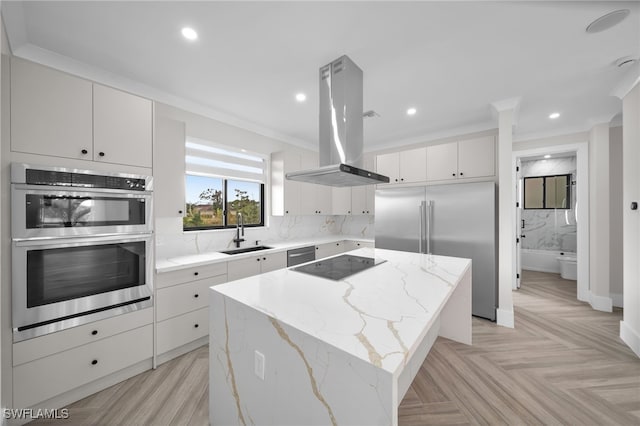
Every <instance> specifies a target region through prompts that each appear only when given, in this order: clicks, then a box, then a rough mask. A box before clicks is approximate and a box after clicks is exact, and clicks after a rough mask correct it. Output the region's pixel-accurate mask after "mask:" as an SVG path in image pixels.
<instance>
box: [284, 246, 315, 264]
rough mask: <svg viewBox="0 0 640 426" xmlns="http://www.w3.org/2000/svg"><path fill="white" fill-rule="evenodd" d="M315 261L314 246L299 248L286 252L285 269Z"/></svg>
mask: <svg viewBox="0 0 640 426" xmlns="http://www.w3.org/2000/svg"><path fill="white" fill-rule="evenodd" d="M312 260H316V246H309V247H301V248H297V249H293V250H288V251H287V267H289V266H295V265H299V264H301V263H306V262H311V261H312Z"/></svg>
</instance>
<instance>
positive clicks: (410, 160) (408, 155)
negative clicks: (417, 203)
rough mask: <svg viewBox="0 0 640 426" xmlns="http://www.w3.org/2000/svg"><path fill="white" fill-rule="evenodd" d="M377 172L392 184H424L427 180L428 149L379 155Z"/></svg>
mask: <svg viewBox="0 0 640 426" xmlns="http://www.w3.org/2000/svg"><path fill="white" fill-rule="evenodd" d="M376 171H377V172H378V173H379V174H381V175H385V176H388V177H389V183H390V184H398V183H413V182H424V181H425V180H427V149H426V148H416V149H410V150H407V151H400V152H392V153H390V154H381V155H378V156H377V158H376Z"/></svg>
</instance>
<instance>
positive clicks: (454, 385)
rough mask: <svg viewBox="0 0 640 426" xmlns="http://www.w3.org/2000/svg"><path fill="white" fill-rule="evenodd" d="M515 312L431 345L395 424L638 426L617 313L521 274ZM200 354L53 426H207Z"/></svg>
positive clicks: (637, 383) (636, 394) (91, 402)
mask: <svg viewBox="0 0 640 426" xmlns="http://www.w3.org/2000/svg"><path fill="white" fill-rule="evenodd" d="M514 304H515V319H516V328H515V329H507V328H503V327H498V326H496V325H495V324H494V323H491V322H488V321H484V320H479V319H475V318H474V321H473V346H466V345H462V344H459V343H455V342H452V341H450V340H447V339H442V338H439V339H438V340H437V341H436V343H435V345H434V346H433V348H432V350H431V352H430V354H429V356H428V357H427V360H426V361H425V363H424V365H423V366H422V369H421V370H420V372H419V373H418V375H417V377H416V380H415V381H414V383H413V385H412V386H411V388H410V389H409V391H408V392H407V395H406V396H405V399H404V400H403V401H402V404H401V406H400V410H399V417H400V419H399V420H400V424H401V425H405V426H412V425H421V426H422V425H429V424H487V425H497V424H505V425H525V424H526V425H529V424H571V425H614V424H623V425H640V360H638V358H637V357H636V356H635V355H634V354H633V353H632V352H631V350H629V349H628V348H627V347H626V346H625V345H624V344H623V343H622V342H621V341H620V339H619V338H618V334H619V321H620V320H621V318H622V315H621V311H620V310H615V311H614V312H613V313H603V312H596V311H593V310H592V309H591V308H590V307H589V306H588V305H586V304H584V303H581V302H578V301H577V300H576V289H575V281H566V280H562V279H560V278H559V276H557V275H553V274H544V273H535V272H526V271H525V274H524V277H523V284H522V288H521V289H520V290H519V291H517V292H514ZM207 356H208V351H207V347H203V348H200V349H197V350H195V351H193V352H190V353H188V354H186V355H184V356H182V357H180V358H177V359H175V360H173V361H170V362H168V363H166V364H163V365H161V366H160V367H159V368H158V369H157V370H155V371H147V372H145V373H143V374H140V375H138V376H136V377H133V378H131V379H129V380H127V381H124V382H122V383H119V384H117V385H115V386H112V387H111V388H108V389H106V390H104V391H102V392H99V393H97V394H95V395H92V396H90V397H88V398H85V399H83V400H81V401H78V402H76V403H74V404H72V405H71V406H70V407H68V408H69V410H70V418H69V419H68V420H66V421H63V420H56V421H54V422H51V424H55V425H62V424H74V425H75V424H78V425H80V424H83V425H90V424H91V425H93V424H105V425H107V424H108V425H116V424H126V425H134V424H140V425H143V424H144V425H147V424H148V425H169V424H180V425H183V424H184V425H187V424H189V425H190V424H193V425H206V424H207V423H208V407H207V406H208V386H207V378H208V367H207V365H208V359H207ZM354 409H357V407H354ZM38 423H40V424H42V423H45V422H44V421H41V422H38Z"/></svg>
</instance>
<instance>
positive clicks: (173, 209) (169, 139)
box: [153, 117, 186, 218]
mask: <svg viewBox="0 0 640 426" xmlns="http://www.w3.org/2000/svg"><path fill="white" fill-rule="evenodd" d="M155 126H156V132H155V135H156V137H155V147H154V156H153V170H154V173H153V179H154V197H153V199H154V206H155V207H154V208H155V212H156V217H163V218H164V217H180V216H183V215H184V206H185V196H184V191H185V181H184V179H185V177H184V176H185V164H184V155H185V152H184V150H185V148H184V143H185V137H186V135H185V125H184V123H182V122H179V121H175V120H171V119H168V118H164V117H158V118H157V119H156V123H155Z"/></svg>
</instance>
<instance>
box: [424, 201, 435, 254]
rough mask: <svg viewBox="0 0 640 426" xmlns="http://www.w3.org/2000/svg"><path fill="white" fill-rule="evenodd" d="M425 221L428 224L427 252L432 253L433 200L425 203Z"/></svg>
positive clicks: (426, 234)
mask: <svg viewBox="0 0 640 426" xmlns="http://www.w3.org/2000/svg"><path fill="white" fill-rule="evenodd" d="M425 204H426V205H425V208H424V211H425V215H424V216H425V222H426V226H425V240H426V246H427V251H426V253H427V254H431V206H433V201H427V202H426V203H425Z"/></svg>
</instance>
